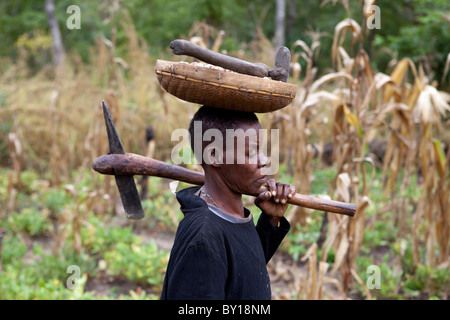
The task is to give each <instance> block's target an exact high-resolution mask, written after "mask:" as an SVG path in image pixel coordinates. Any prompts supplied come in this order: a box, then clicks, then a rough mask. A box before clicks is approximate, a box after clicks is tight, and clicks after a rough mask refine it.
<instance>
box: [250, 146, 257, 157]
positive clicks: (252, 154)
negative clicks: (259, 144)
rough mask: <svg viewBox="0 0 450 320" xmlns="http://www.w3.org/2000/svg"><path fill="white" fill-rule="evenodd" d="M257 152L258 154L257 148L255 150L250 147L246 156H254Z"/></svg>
mask: <svg viewBox="0 0 450 320" xmlns="http://www.w3.org/2000/svg"><path fill="white" fill-rule="evenodd" d="M257 154H258V150H257V149H256V148H252V149H250V150H249V152H248V156H249V157H254V156H256V155H257Z"/></svg>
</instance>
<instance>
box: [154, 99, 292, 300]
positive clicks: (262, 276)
mask: <svg viewBox="0 0 450 320" xmlns="http://www.w3.org/2000/svg"><path fill="white" fill-rule="evenodd" d="M196 123H197V124H198V123H200V124H201V128H202V129H201V136H200V137H199V136H195V134H196V133H197V134H198V132H196V130H195V128H194V127H195V124H196ZM209 129H216V130H219V131H220V132H221V133H222V135H223V137H226V136H227V133H229V132H230V130H231V131H233V132H238V135H237V137H235V138H236V139H237V140H239V138H242V136H241V137H240V136H239V134H240V135H242V134H244V135H245V144H239V143H231V140H230V139H226V138H224V139H222V140H223V142H224V144H223V149H221V148H220V147H218V146H220V144H215V147H214V148H211V147H210V146H211V144H212V143H211V142H208V141H204V140H205V139H203V135H204V133H205V132H207V131H208V130H209ZM227 129H228V131H227ZM239 129H241V130H239ZM259 129H261V125H260V124H259V122H258V119H257V117H256V116H255V114H254V113H247V112H240V111H229V110H225V109H217V108H212V107H207V106H203V107H201V108H200V109H199V110H198V111H197V113H196V114H195V115H194V117H193V119H192V121H191V124H190V127H189V133H190V137H191V147H192V149H193V150H195V148H194V145H195V142H196V140H197V143H198V142H199V141H201V145H202V148H201V149H202V150H201V154H196V158H197V159H198V160H199V158H200V157H202V156H203V159H200V160H201V161H200V163H201V164H202V167H203V170H204V173H205V184H204V185H203V186H202V187H201V188H200V187H190V188H186V189H183V190H181V191H179V192H178V193H177V200H178V202H179V203H180V205H181V211H182V212H183V214H184V218H183V219H182V221H181V222H180V224H179V227H178V230H177V233H176V236H175V242H174V245H173V248H172V251H171V254H170V259H169V264H168V267H167V271H166V275H165V279H164V287H163V291H162V295H161V299H186V300H192V299H202V300H203V299H217V300H222V299H227V300H228V299H231V300H238V299H249V300H250V299H258V300H260V299H270V298H271V289H270V279H269V275H268V272H267V267H266V264H267V262H268V261H269V260H270V258H271V257H272V255H273V254H274V253H275V251H276V250H277V248H278V246H279V244H280V243H281V241H282V240H283V238H284V237H285V235H286V234H287V232H288V231H289V229H290V225H289V222H288V221H287V220H286V218H284V217H283V215H284V213H285V211H286V209H287V206H288V204H287V200H288V198H290V197H292V196H293V195H294V194H295V187H291V186H290V185H289V184H284V183H280V182H275V180H273V179H269V180H268V178H267V177H266V176H265V174H264V168H265V167H266V166H268V164H269V161H268V160H269V159H268V158H267V157H266V156H265V155H264V154H263V153H262V152H261V150H260V146H259ZM235 138H233V139H234V141H233V142H236V139H235ZM216 142H217V141H216ZM239 159H240V160H242V159H243V160H244V161H238V160H239ZM262 186H264V187H265V188H263V190H264V191H263V192H261V193H260V194H259V196H257V197H256V199H255V205H256V206H257V207H258V208H259V209H261V215H260V217H259V220H258V223H257V225H256V227H255V224H254V222H253V217H252V214H251V213H250V211H249V210H248V209H247V208H245V207H244V204H243V202H242V194H252V193H253V194H255V193H257V192H258V191H259V190H260V189H261V187H262Z"/></svg>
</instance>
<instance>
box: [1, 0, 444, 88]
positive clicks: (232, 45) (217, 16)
mask: <svg viewBox="0 0 450 320" xmlns="http://www.w3.org/2000/svg"><path fill="white" fill-rule="evenodd" d="M74 4H75V5H78V6H79V7H80V11H81V30H69V29H68V28H67V27H66V20H67V18H68V17H69V15H70V13H67V12H66V9H67V7H68V6H69V5H74ZM377 5H378V6H379V7H380V18H381V21H380V27H381V28H380V29H373V30H369V29H367V32H370V33H371V34H370V36H369V41H368V42H367V43H365V46H366V48H365V49H366V50H367V51H368V53H369V55H370V58H371V61H373V64H374V65H375V67H379V68H380V70H384V69H385V67H386V65H387V63H388V62H389V61H390V60H391V59H392V56H391V55H392V54H394V52H396V53H398V58H402V57H405V56H407V57H410V58H411V59H412V60H413V61H415V62H417V61H422V62H424V63H425V64H427V66H428V67H429V69H430V70H427V71H432V72H433V76H434V77H433V78H434V79H436V80H438V81H440V80H441V77H442V73H443V70H444V65H445V61H446V57H447V54H448V53H449V52H450V31H449V14H450V4H449V2H448V1H446V0H440V1H432V0H401V1H387V0H383V1H377ZM119 6H120V8H114V7H113V5H112V4H111V3H110V2H108V1H100V0H95V1H72V0H62V1H56V2H55V7H56V8H55V13H56V17H57V19H58V21H59V25H60V29H61V33H62V38H63V44H64V47H65V50H66V51H67V52H70V53H77V54H79V55H80V56H81V57H82V59H83V60H84V61H88V60H89V57H90V51H89V50H90V48H92V46H93V45H94V43H95V40H96V39H97V37H98V36H100V35H104V36H105V37H106V38H108V39H110V38H111V34H112V30H113V29H114V28H116V30H117V35H116V37H117V38H116V39H117V48H116V50H117V51H118V52H119V53H120V52H121V50H122V49H124V48H123V47H121V46H122V45H126V41H125V39H126V34H125V31H124V30H123V28H120V24H121V22H122V21H123V20H124V19H128V17H131V19H132V20H133V23H134V25H135V28H136V33H137V34H138V35H139V36H141V37H142V38H143V39H144V40H145V41H146V42H147V43H148V46H149V49H148V50H149V51H150V52H151V53H152V55H158V54H164V52H167V51H168V44H169V43H170V41H171V40H173V39H176V38H179V37H185V38H186V37H188V36H189V31H190V30H192V29H191V28H192V27H193V25H194V24H195V23H196V22H199V21H203V22H205V23H206V24H208V25H209V26H212V27H214V28H215V32H217V30H225V31H226V37H225V40H224V43H223V44H222V47H221V49H226V50H228V51H233V50H238V49H240V48H241V44H242V43H249V42H250V41H251V40H252V39H254V38H255V36H256V30H257V27H258V26H260V27H261V29H262V31H263V32H264V34H265V36H266V37H267V38H268V39H272V38H273V36H274V30H275V1H271V2H267V1H261V0H257V1H250V0H245V1H238V0H226V1H215V0H192V1H185V0H172V1H164V0H152V1H145V0H129V1H124V2H119ZM286 6H287V10H286V45H287V46H291V45H292V44H293V43H294V42H295V41H296V40H298V39H301V40H304V41H306V42H311V37H310V33H311V32H315V33H316V34H318V33H319V32H320V33H321V36H320V37H321V39H320V41H321V43H322V44H321V50H320V54H319V56H318V57H317V61H316V65H317V66H319V69H320V70H319V72H321V73H324V72H326V70H323V69H325V68H326V66H328V61H329V56H330V53H331V44H332V41H333V34H334V28H335V26H336V24H337V23H339V22H340V21H342V20H343V19H345V18H347V17H351V18H352V19H354V20H355V21H357V22H358V23H360V24H362V23H363V21H364V20H363V14H362V4H361V1H357V0H350V1H349V7H348V11H347V10H346V8H345V7H344V6H343V5H342V4H341V3H339V2H337V3H335V4H333V2H331V1H328V2H326V1H299V0H291V1H286ZM212 36H215V35H214V34H213V35H212ZM39 37H40V38H41V42H43V43H41V47H40V49H39V50H38V51H35V52H34V54H35V55H36V57H35V59H34V60H33V61H32V62H31V63H32V64H34V65H35V67H36V64H37V67H38V66H42V65H43V64H45V63H49V62H50V59H51V55H50V54H49V50H48V48H49V46H50V42H49V41H50V36H49V30H48V23H47V18H46V14H45V10H44V1H32V0H19V1H12V0H7V1H2V2H1V3H0V38H1V39H2V41H1V43H0V56H9V57H12V58H16V57H17V55H18V44H19V43H21V42H23V41H25V42H26V40H27V39H28V43H27V45H28V46H29V47H33V44H32V43H31V42H32V41H31V39H34V42H36V41H38V40H36V38H39ZM45 37H47V38H45ZM206 40H208V41H210V40H211V39H206ZM45 49H47V50H45ZM386 49H388V52H391V55H390V54H389V53H388V54H387V53H386Z"/></svg>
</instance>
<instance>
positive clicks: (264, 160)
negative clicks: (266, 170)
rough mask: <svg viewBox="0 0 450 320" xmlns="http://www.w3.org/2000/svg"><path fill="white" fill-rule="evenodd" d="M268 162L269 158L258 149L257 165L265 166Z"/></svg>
mask: <svg viewBox="0 0 450 320" xmlns="http://www.w3.org/2000/svg"><path fill="white" fill-rule="evenodd" d="M269 164H270V159H269V158H268V157H267V156H266V155H265V154H264V152H262V151H260V152H259V154H258V167H260V168H262V167H266V166H268V165H269Z"/></svg>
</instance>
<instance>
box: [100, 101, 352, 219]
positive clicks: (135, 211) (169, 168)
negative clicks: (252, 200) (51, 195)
mask: <svg viewBox="0 0 450 320" xmlns="http://www.w3.org/2000/svg"><path fill="white" fill-rule="evenodd" d="M102 105H103V114H104V117H105V123H106V130H107V132H108V140H109V151H110V152H109V154H107V155H103V156H101V157H98V158H97V159H95V161H94V162H93V164H92V168H93V169H94V170H95V171H97V172H99V173H102V174H108V175H114V176H115V178H116V184H117V188H118V189H119V193H120V197H121V199H122V203H123V207H124V209H125V212H126V215H127V218H128V219H141V218H143V217H144V210H143V209H142V205H141V200H140V198H139V194H138V192H137V188H136V183H135V181H134V178H133V176H134V175H148V176H155V177H161V178H167V179H172V180H178V181H183V182H187V183H190V184H194V185H203V184H204V181H205V177H204V175H203V173H200V172H196V171H193V170H189V169H186V168H183V167H180V166H177V165H173V164H169V163H165V162H162V161H158V160H155V159H152V158H149V157H144V156H141V155H138V154H133V153H125V150H124V148H123V145H122V142H121V141H120V138H119V135H118V134H117V131H116V128H115V126H114V123H113V121H112V118H111V115H110V113H109V110H108V107H107V106H106V104H105V102H104V101H102ZM262 191H264V190H260V191H258V192H257V193H256V194H250V195H251V196H258V194H259V193H260V192H262ZM288 203H290V204H293V205H297V206H302V207H306V208H310V209H315V210H319V211H327V212H333V213H338V214H344V215H347V216H351V217H353V216H354V215H355V213H356V205H355V204H354V203H346V202H340V201H333V200H327V199H319V198H316V197H312V196H307V195H302V194H299V193H296V194H295V196H294V197H292V198H290V199H288Z"/></svg>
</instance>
